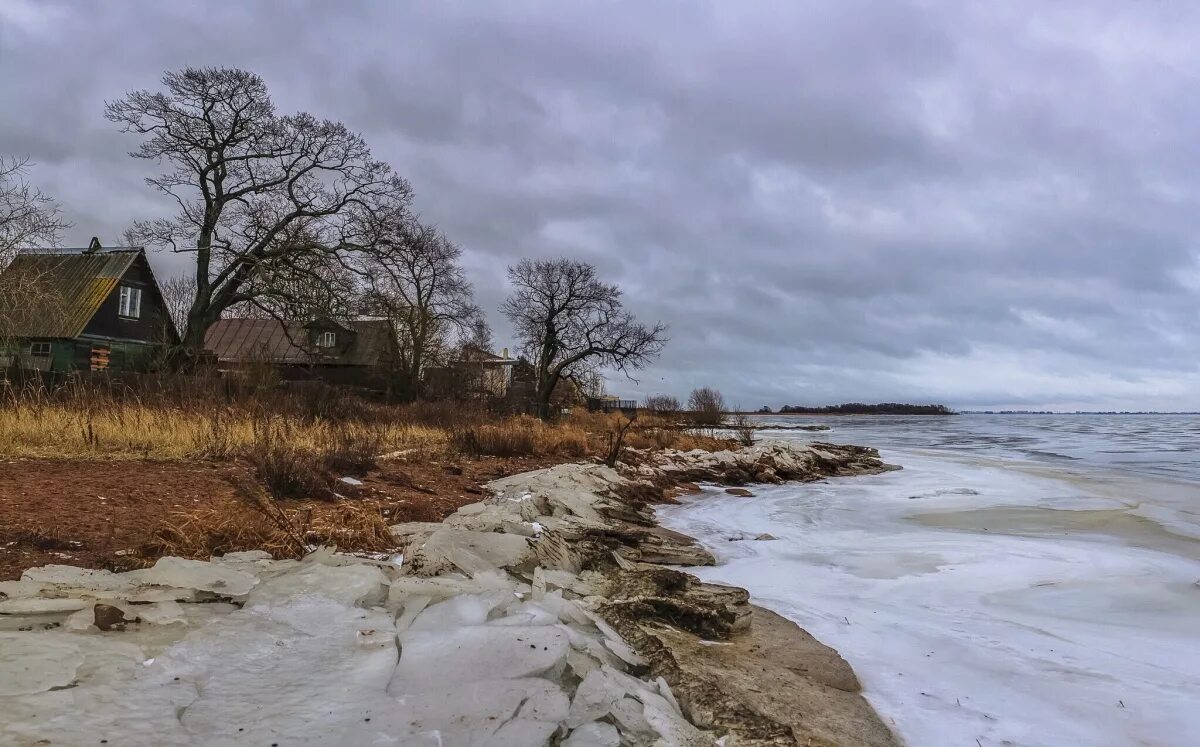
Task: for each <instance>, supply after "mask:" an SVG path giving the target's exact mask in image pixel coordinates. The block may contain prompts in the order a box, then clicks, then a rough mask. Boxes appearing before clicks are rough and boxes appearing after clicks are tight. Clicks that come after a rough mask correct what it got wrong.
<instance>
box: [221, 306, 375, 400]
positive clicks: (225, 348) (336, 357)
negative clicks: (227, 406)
mask: <svg viewBox="0 0 1200 747" xmlns="http://www.w3.org/2000/svg"><path fill="white" fill-rule="evenodd" d="M204 348H205V350H206V351H207V352H208V353H209V354H211V357H212V358H213V359H215V361H216V364H217V367H218V368H219V369H221V370H222V371H226V372H236V371H239V370H248V369H250V368H253V367H256V366H269V367H271V368H273V369H274V370H276V371H277V372H278V373H279V376H280V378H283V379H287V380H304V379H320V380H323V381H326V382H328V383H330V384H340V385H346V386H355V387H363V388H367V389H372V390H377V391H381V392H387V391H390V390H391V383H392V379H393V378H394V375H393V374H394V372H395V368H396V361H397V357H398V355H397V344H396V335H395V332H394V330H393V327H392V323H391V322H390V321H388V320H387V319H379V318H362V319H353V320H346V321H336V320H333V319H327V318H318V319H313V320H309V321H307V322H299V321H297V322H289V321H282V320H279V319H272V318H267V319H250V318H230V319H218V320H217V321H216V322H215V323H214V324H213V325H212V326H211V327H209V329H208V332H207V333H206V334H205V337H204Z"/></svg>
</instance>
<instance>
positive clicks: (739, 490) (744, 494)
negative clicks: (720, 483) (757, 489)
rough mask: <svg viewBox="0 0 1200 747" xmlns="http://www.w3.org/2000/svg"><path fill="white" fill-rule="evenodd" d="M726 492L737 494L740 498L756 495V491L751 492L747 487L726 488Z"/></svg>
mask: <svg viewBox="0 0 1200 747" xmlns="http://www.w3.org/2000/svg"><path fill="white" fill-rule="evenodd" d="M725 492H726V493H729V494H730V495H736V496H738V497H739V498H753V497H754V493H751V492H750V491H749V490H746V489H745V488H725Z"/></svg>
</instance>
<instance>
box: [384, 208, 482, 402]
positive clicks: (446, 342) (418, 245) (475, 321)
mask: <svg viewBox="0 0 1200 747" xmlns="http://www.w3.org/2000/svg"><path fill="white" fill-rule="evenodd" d="M461 258H462V249H460V248H459V247H458V246H457V245H456V244H454V242H452V241H450V240H449V239H448V238H446V236H445V235H444V234H443V233H442V232H441V231H439V230H438V229H437V228H435V227H433V226H429V225H424V224H422V223H420V222H419V221H417V220H415V219H411V218H408V217H406V216H397V218H396V220H395V221H394V222H393V223H392V225H391V231H390V235H389V236H388V237H387V238H386V239H385V240H383V241H382V242H381V244H380V246H379V247H378V249H377V250H376V251H374V252H371V253H370V254H367V255H365V256H364V260H363V262H362V263H361V265H360V267H361V271H362V274H363V275H364V276H365V278H366V285H367V298H368V305H369V306H373V307H375V308H377V309H379V310H381V311H382V312H383V313H384V314H385V315H386V316H387V317H388V318H389V319H390V320H391V321H392V323H393V324H394V325H395V327H396V332H397V337H398V340H399V343H400V345H399V354H400V361H399V369H400V370H399V374H400V384H401V390H402V392H404V394H405V395H407V396H409V397H415V396H418V395H419V394H420V386H421V375H422V372H423V371H424V369H425V367H426V366H428V365H430V364H432V363H435V362H440V361H441V360H442V359H444V358H445V357H446V355H447V354H448V353H449V351H450V347H451V343H452V341H453V340H454V338H456V337H457V338H460V339H466V338H470V337H471V336H473V335H476V334H480V333H481V325H482V329H483V330H486V326H487V325H486V322H484V320H483V314H482V312H481V311H480V310H479V307H478V306H476V305H475V302H474V300H473V296H472V288H471V284H470V282H468V281H467V278H466V275H465V274H464V273H463V268H462V264H461Z"/></svg>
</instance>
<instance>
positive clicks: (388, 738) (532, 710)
mask: <svg viewBox="0 0 1200 747" xmlns="http://www.w3.org/2000/svg"><path fill="white" fill-rule="evenodd" d="M481 671H482V670H481ZM392 702H393V705H392V706H391V707H390V708H389V709H388V711H387V712H386V713H382V714H379V715H378V716H373V717H372V720H371V723H369V724H367V723H363V724H360V725H359V726H358V728H357V729H355V730H354V731H353V732H352V733H350V734H347V735H346V740H344V741H345V742H346V743H348V744H355V745H357V744H396V745H405V746H406V747H409V746H412V745H415V746H418V747H425V746H426V745H428V747H458V746H459V745H462V746H464V747H466V746H469V745H488V746H489V747H533V746H535V745H544V744H547V743H548V740H549V739H550V737H551V735H553V734H554V733H555V732H556V731H558V730H559V724H560V723H561V721H562V720H563V719H564V718H566V714H567V707H568V699H567V696H566V694H565V693H563V691H562V689H561V688H560V687H559V686H558V685H557V684H555V683H553V682H551V681H549V680H546V679H542V678H540V677H522V678H516V679H492V678H487V679H482V680H481V679H476V680H474V681H470V682H465V683H455V684H447V683H440V684H439V683H428V684H422V683H414V687H413V688H412V689H411V690H409V691H406V692H404V693H396V697H395V699H394V700H393V701H392Z"/></svg>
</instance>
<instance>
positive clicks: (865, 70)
mask: <svg viewBox="0 0 1200 747" xmlns="http://www.w3.org/2000/svg"><path fill="white" fill-rule="evenodd" d="M281 7H286V8H287V9H288V10H287V12H281V11H280V8H281ZM1198 15H1200V9H1197V8H1195V7H1194V5H1193V4H1190V3H1184V2H1162V3H1155V4H1152V5H1147V4H1141V3H1125V2H1115V1H1111V0H1110V1H1109V2H1100V3H1096V2H1087V3H1085V2H1082V1H1080V2H1064V3H1055V4H1053V5H1048V4H1045V3H1041V2H1035V0H1027V2H1018V3H1005V4H986V5H984V4H963V3H953V2H933V1H914V2H907V3H905V2H896V3H886V4H881V3H858V2H841V1H839V2H807V3H791V4H777V3H765V2H764V3H736V4H733V3H715V2H713V3H693V2H671V1H664V2H655V3H623V4H622V3H616V4H614V3H594V4H593V3H579V4H562V3H535V2H512V3H497V4H488V5H484V4H477V3H465V2H464V3H457V2H446V3H399V2H397V3H382V2H380V3H370V2H362V3H341V4H328V3H320V2H310V3H291V4H288V5H287V6H280V5H279V4H277V3H268V2H247V3H242V4H239V5H237V6H234V5H232V4H212V3H200V2H176V3H159V2H98V3H88V4H68V3H65V2H64V3H55V2H39V3H34V2H31V1H27V0H7V2H5V3H4V4H3V5H0V152H9V153H17V154H28V155H29V156H31V157H32V159H33V160H34V161H36V162H37V164H38V165H37V167H36V170H35V172H34V174H33V176H34V179H35V180H36V181H37V182H38V183H39V186H42V187H43V188H45V189H47V190H49V191H53V192H54V193H55V194H56V195H58V197H59V199H60V200H61V201H62V202H63V204H64V206H65V207H66V208H67V210H68V213H69V215H70V217H71V218H72V220H73V221H74V222H75V229H74V230H73V232H72V236H71V237H70V238H71V240H72V241H73V242H76V243H82V242H85V241H86V239H87V238H88V237H89V236H91V235H93V234H97V235H100V236H102V237H107V238H109V239H110V240H112V239H115V238H116V237H118V236H119V234H120V231H121V230H122V229H123V228H124V227H125V226H126V225H128V223H129V222H130V221H131V220H132V219H134V218H139V217H146V216H149V215H154V214H157V213H160V212H163V211H166V210H168V209H169V206H168V205H166V204H165V203H164V202H163V201H162V200H161V199H159V198H158V197H157V196H156V195H154V194H153V193H152V192H151V191H150V190H149V189H148V188H147V187H145V186H144V185H143V184H142V182H141V180H142V178H143V177H144V176H145V175H146V174H147V173H150V172H148V171H147V165H146V164H143V163H139V162H135V161H134V160H133V159H130V158H128V157H127V156H126V155H125V153H126V151H128V150H130V149H132V148H133V147H134V145H135V143H134V142H133V141H132V140H131V139H129V138H128V137H126V136H122V135H119V134H118V133H116V132H115V131H113V129H112V127H111V125H109V123H107V122H105V121H104V119H103V117H102V110H103V102H104V101H105V100H106V99H113V98H115V97H118V96H120V95H121V94H122V93H123V92H124V91H125V90H128V89H131V88H139V87H152V86H154V85H155V84H156V80H157V78H158V76H159V75H160V74H161V72H162V71H163V70H167V69H174V68H179V67H182V66H185V65H204V64H223V65H234V66H241V67H246V68H249V69H252V70H255V71H256V72H259V73H260V74H262V75H263V76H264V77H265V78H266V79H267V81H268V83H269V85H270V86H271V90H272V92H273V95H274V98H275V100H276V102H277V104H278V105H279V106H280V108H281V109H283V110H285V111H286V110H297V109H304V110H308V111H311V112H313V113H315V114H317V115H320V116H328V117H333V118H337V119H341V120H343V121H345V122H346V123H347V124H349V125H350V126H351V127H354V128H356V129H359V130H361V131H362V132H363V133H364V134H365V135H366V136H367V138H368V140H369V141H370V142H371V143H372V145H373V147H374V149H375V150H376V152H377V153H378V154H380V155H381V156H383V157H385V158H387V159H388V160H390V161H391V162H392V163H393V164H394V165H395V166H396V167H397V168H398V169H399V170H400V171H401V173H403V174H405V175H406V176H408V177H409V178H410V179H411V180H412V182H413V183H414V185H415V187H416V188H417V205H418V208H419V209H420V210H421V212H422V213H423V214H424V215H425V216H426V217H427V218H429V219H430V220H433V221H436V222H437V223H439V224H440V225H441V226H442V227H443V228H444V229H445V230H446V231H447V232H448V233H449V234H450V235H451V236H452V237H454V238H455V239H456V240H457V241H459V242H460V243H461V244H462V245H463V246H464V248H465V249H466V250H467V258H468V261H469V263H470V273H471V276H472V278H473V280H474V281H475V283H476V285H477V288H478V291H479V296H480V300H481V302H482V303H483V304H484V305H485V306H486V307H488V308H491V309H494V308H495V307H496V306H497V305H498V304H499V302H500V300H501V299H502V298H503V296H504V295H505V288H504V267H505V265H507V264H508V263H509V262H511V261H513V260H515V259H517V258H519V257H522V256H550V255H556V254H569V255H573V256H579V257H582V258H585V259H588V260H589V261H592V262H595V263H596V264H597V265H598V266H599V267H600V268H601V269H602V270H603V272H604V273H605V274H606V275H607V276H608V277H610V278H612V279H613V280H615V281H617V282H619V283H621V285H622V287H624V288H625V290H626V297H627V300H628V303H629V305H630V306H631V307H632V308H633V309H635V310H636V311H637V312H638V313H639V314H642V315H644V316H646V317H648V318H654V319H662V320H663V321H666V322H668V323H669V324H670V325H671V327H672V338H673V339H672V343H671V345H670V346H669V347H668V348H667V351H666V354H665V355H664V356H663V358H662V360H661V362H660V363H659V364H658V365H656V366H655V367H654V368H653V369H651V370H649V371H647V372H645V375H644V376H643V377H642V378H641V383H640V384H638V385H635V384H633V383H630V382H625V381H623V380H616V381H613V382H612V383H611V388H612V389H613V390H614V391H618V392H621V393H623V394H631V395H632V394H641V393H645V392H649V391H657V390H664V391H672V392H674V393H676V394H680V395H685V394H686V393H687V391H688V390H689V389H690V388H691V387H693V386H696V385H701V384H712V385H715V386H718V387H719V388H721V389H723V390H724V391H725V392H726V394H727V397H728V398H729V399H730V400H733V401H737V402H741V403H742V404H744V405H746V406H757V405H759V404H762V403H770V404H773V405H778V404H781V403H785V402H794V403H810V404H816V403H824V402H830V401H842V400H846V399H864V400H874V399H899V400H916V399H928V400H938V401H946V402H948V403H950V404H953V405H958V406H979V405H1005V404H1021V405H1037V406H1063V407H1076V406H1078V407H1089V408H1090V407H1137V408H1164V409H1166V408H1169V409H1176V408H1189V409H1200V368H1198V364H1197V357H1196V355H1195V351H1196V350H1197V349H1200V250H1198V246H1197V244H1196V241H1195V239H1194V237H1195V236H1196V235H1197V230H1198V229H1200V225H1198V224H1200V210H1197V207H1198V205H1197V202H1198V201H1200V187H1198V186H1197V183H1196V179H1195V177H1194V174H1196V173H1198V167H1200V138H1197V136H1196V132H1197V130H1198V127H1197V125H1200V100H1197V99H1196V97H1195V96H1194V95H1192V94H1193V91H1194V81H1195V80H1196V78H1197V75H1198V74H1200V65H1198V64H1197V62H1196V61H1195V58H1194V48H1195V45H1196V42H1197V38H1196V34H1195V31H1194V29H1196V28H1198V26H1197V23H1196V22H1197V20H1200V19H1198V18H1197V16H1198ZM154 259H155V264H156V266H157V267H158V268H159V270H160V271H161V272H167V273H171V272H176V271H178V270H179V269H180V268H181V267H183V259H182V258H180V257H172V256H169V255H157V256H156V257H155V258H154ZM493 322H494V324H495V326H496V327H497V331H498V333H499V336H500V337H501V339H502V340H503V338H504V335H505V334H507V328H506V326H505V325H504V323H503V321H502V320H501V319H499V318H498V317H496V316H494V317H493Z"/></svg>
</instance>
